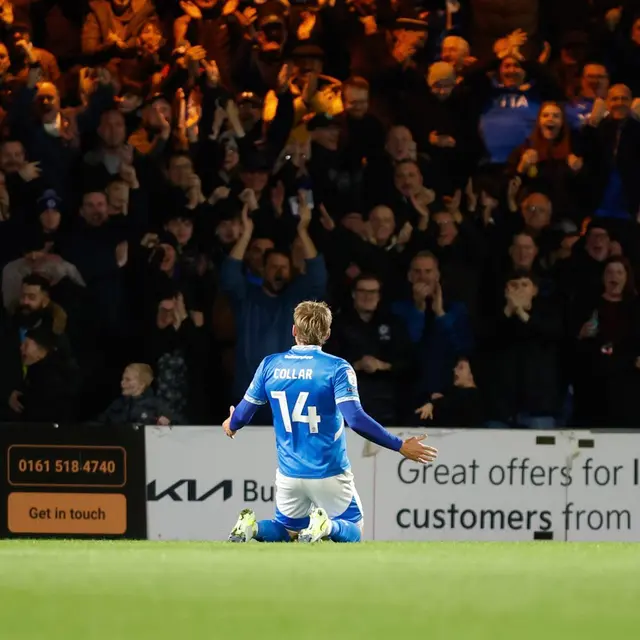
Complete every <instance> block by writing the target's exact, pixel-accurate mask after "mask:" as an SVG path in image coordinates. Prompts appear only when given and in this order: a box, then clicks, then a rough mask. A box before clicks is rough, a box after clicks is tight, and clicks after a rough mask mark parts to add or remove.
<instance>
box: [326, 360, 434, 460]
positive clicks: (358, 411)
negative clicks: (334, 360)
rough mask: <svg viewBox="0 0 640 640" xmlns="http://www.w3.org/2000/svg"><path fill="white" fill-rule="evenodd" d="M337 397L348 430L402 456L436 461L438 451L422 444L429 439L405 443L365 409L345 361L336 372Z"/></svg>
mask: <svg viewBox="0 0 640 640" xmlns="http://www.w3.org/2000/svg"><path fill="white" fill-rule="evenodd" d="M334 395H335V401H336V405H337V406H338V407H339V409H340V412H341V413H342V416H343V417H344V419H345V420H346V422H347V424H348V425H349V427H350V428H351V429H352V430H353V431H355V432H356V433H357V434H358V435H360V436H362V437H363V438H366V439H367V440H370V441H371V442H373V443H375V444H377V445H379V446H381V447H384V448H385V449H391V450H392V451H398V452H399V453H400V455H402V456H404V457H405V458H409V459H410V460H414V461H416V462H421V463H423V464H426V463H428V462H433V461H434V460H435V459H436V457H437V455H438V450H437V449H435V448H434V447H429V446H427V445H424V444H422V440H424V439H425V438H426V437H427V436H426V435H422V436H412V437H411V438H407V439H406V440H402V438H399V437H398V436H396V435H394V434H393V433H391V432H390V431H387V429H385V428H384V427H383V426H382V425H381V424H380V423H379V422H377V421H376V420H374V419H373V418H372V417H371V416H370V415H369V414H368V413H367V412H366V411H365V410H364V409H363V408H362V405H361V404H360V396H359V394H358V380H357V377H356V373H355V371H354V370H353V369H352V367H351V365H349V364H347V363H346V362H344V363H342V364H341V365H339V367H338V369H337V371H336V374H335V377H334Z"/></svg>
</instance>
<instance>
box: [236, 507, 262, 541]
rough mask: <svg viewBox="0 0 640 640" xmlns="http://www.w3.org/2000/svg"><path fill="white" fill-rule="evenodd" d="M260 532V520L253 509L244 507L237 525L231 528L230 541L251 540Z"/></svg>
mask: <svg viewBox="0 0 640 640" xmlns="http://www.w3.org/2000/svg"><path fill="white" fill-rule="evenodd" d="M257 533H258V521H257V520H256V514H255V513H254V512H253V509H243V510H242V511H241V512H240V515H239V516H238V522H236V526H235V527H233V529H231V533H230V534H229V542H249V540H251V539H252V538H254V537H255V535H256V534H257Z"/></svg>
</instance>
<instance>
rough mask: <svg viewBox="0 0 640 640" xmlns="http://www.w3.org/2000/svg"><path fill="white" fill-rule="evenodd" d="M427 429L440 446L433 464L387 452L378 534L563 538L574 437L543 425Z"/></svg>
mask: <svg viewBox="0 0 640 640" xmlns="http://www.w3.org/2000/svg"><path fill="white" fill-rule="evenodd" d="M398 433H400V432H399V431H398ZM427 433H428V434H429V439H428V442H429V444H430V445H432V446H435V447H436V448H437V449H438V450H439V456H438V460H437V461H436V463H434V464H432V465H426V466H425V465H420V464H416V463H414V462H411V461H410V460H405V459H403V458H400V457H399V456H398V455H394V454H392V453H390V452H386V451H385V452H381V453H380V454H379V459H378V460H377V462H376V474H375V496H376V501H375V521H374V532H373V533H374V538H375V539H376V540H533V539H550V538H552V539H556V540H557V539H563V536H564V532H563V527H562V518H561V514H562V509H563V508H564V505H565V490H564V485H566V484H567V483H568V482H569V473H568V469H567V448H566V440H560V439H559V438H558V437H557V435H554V434H552V435H551V436H550V435H549V433H548V432H539V431H507V430H505V431H489V430H485V429H468V430H463V429H458V430H435V429H430V430H427ZM537 442H539V444H536V443H537ZM545 443H546V444H545ZM563 444H564V445H565V446H563Z"/></svg>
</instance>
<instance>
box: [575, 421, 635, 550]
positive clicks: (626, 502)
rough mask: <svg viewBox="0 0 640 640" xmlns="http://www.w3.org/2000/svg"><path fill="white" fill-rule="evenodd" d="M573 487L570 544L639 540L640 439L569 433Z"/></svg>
mask: <svg viewBox="0 0 640 640" xmlns="http://www.w3.org/2000/svg"><path fill="white" fill-rule="evenodd" d="M567 437H568V438H569V439H570V441H571V447H572V450H573V451H574V460H573V472H572V474H571V476H572V480H573V482H572V483H571V485H570V486H569V488H568V492H567V504H566V506H565V512H564V518H565V521H564V526H565V528H566V531H567V540H575V541H579V540H580V541H591V542H600V541H604V540H611V541H640V434H638V433H631V432H627V433H624V432H622V433H606V432H604V433H603V432H597V433H596V432H588V431H587V432H580V431H574V432H571V433H568V434H567Z"/></svg>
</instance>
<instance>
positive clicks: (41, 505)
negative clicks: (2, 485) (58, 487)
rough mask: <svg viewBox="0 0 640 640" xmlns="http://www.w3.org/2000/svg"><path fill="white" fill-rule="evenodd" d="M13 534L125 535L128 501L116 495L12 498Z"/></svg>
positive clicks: (14, 495)
mask: <svg viewBox="0 0 640 640" xmlns="http://www.w3.org/2000/svg"><path fill="white" fill-rule="evenodd" d="M7 506H8V509H7V512H8V513H7V520H8V529H9V531H11V532H12V533H37V534H42V533H44V534H48V533H51V534H70V535H73V534H80V535H122V534H124V533H125V532H126V530H127V499H126V497H125V496H124V495H121V494H115V493H32V492H18V491H14V492H13V493H11V494H10V495H9V499H8V505H7Z"/></svg>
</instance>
